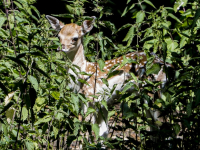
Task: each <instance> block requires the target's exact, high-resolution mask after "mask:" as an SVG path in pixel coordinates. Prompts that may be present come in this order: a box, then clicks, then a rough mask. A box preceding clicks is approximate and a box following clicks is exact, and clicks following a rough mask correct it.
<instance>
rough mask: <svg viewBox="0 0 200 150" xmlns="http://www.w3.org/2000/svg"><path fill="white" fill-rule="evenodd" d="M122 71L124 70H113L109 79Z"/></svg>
mask: <svg viewBox="0 0 200 150" xmlns="http://www.w3.org/2000/svg"><path fill="white" fill-rule="evenodd" d="M120 73H122V70H114V71H113V72H111V73H109V74H108V77H107V79H109V78H111V77H113V76H116V75H118V74H120Z"/></svg>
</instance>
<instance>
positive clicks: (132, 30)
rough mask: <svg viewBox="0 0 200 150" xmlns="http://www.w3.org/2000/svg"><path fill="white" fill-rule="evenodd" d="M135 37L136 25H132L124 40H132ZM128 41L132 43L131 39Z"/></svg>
mask: <svg viewBox="0 0 200 150" xmlns="http://www.w3.org/2000/svg"><path fill="white" fill-rule="evenodd" d="M133 37H134V26H132V27H131V28H130V29H129V31H128V33H127V34H126V37H125V38H124V39H123V41H128V40H131V41H132V39H133ZM128 43H129V45H130V41H129V42H128ZM129 45H128V46H129Z"/></svg>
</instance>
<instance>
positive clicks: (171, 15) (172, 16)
mask: <svg viewBox="0 0 200 150" xmlns="http://www.w3.org/2000/svg"><path fill="white" fill-rule="evenodd" d="M168 16H169V17H171V18H172V19H174V20H176V21H177V22H179V23H181V24H182V22H181V21H180V20H179V19H178V18H177V17H176V16H174V15H173V14H171V13H169V14H168Z"/></svg>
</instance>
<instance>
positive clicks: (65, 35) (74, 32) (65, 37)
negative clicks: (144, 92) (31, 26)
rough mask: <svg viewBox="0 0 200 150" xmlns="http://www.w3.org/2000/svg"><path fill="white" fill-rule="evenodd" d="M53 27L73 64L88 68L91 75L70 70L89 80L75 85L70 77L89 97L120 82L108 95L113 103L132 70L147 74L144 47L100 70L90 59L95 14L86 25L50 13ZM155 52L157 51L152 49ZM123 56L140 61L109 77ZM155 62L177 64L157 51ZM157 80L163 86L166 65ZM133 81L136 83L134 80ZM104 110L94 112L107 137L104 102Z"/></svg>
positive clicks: (138, 74)
mask: <svg viewBox="0 0 200 150" xmlns="http://www.w3.org/2000/svg"><path fill="white" fill-rule="evenodd" d="M46 18H47V19H48V21H49V23H50V25H51V27H52V28H53V29H55V30H57V31H58V32H59V33H58V38H59V40H60V44H61V47H59V48H58V49H57V50H58V51H63V52H65V53H66V55H67V57H68V58H69V59H70V60H71V62H72V64H74V65H77V66H78V67H79V68H80V71H81V72H85V73H87V74H88V75H76V74H75V73H74V72H73V71H72V70H71V69H69V70H68V73H70V74H73V75H74V76H75V78H76V81H78V79H84V80H85V81H87V83H88V84H84V85H82V84H81V83H79V84H77V85H75V84H74V82H73V81H70V83H69V84H70V85H69V86H70V87H71V88H74V89H76V90H77V91H79V92H80V93H82V94H84V95H85V96H86V97H89V98H90V99H92V97H91V95H98V93H101V92H102V91H103V90H104V89H107V90H110V89H112V88H113V86H114V85H116V87H115V90H114V92H113V94H112V95H111V96H107V97H104V99H105V100H106V102H107V105H108V107H109V106H111V105H112V104H113V103H114V101H116V99H117V98H118V97H119V96H118V94H117V91H122V90H123V87H124V85H125V84H126V83H125V81H127V80H129V79H130V78H131V73H134V74H135V76H136V77H137V78H140V77H142V76H144V75H145V71H146V70H145V65H146V63H147V55H146V53H145V52H144V51H137V52H131V53H128V54H126V55H124V56H121V57H118V58H115V59H111V60H107V61H105V66H104V68H103V70H100V67H99V65H98V64H97V63H95V62H89V61H87V60H86V58H85V55H84V47H83V36H84V35H85V34H86V33H88V32H90V31H91V30H92V28H93V25H94V23H95V19H96V17H95V16H92V17H91V19H90V20H84V21H83V23H82V25H81V26H79V25H77V24H75V23H70V24H63V23H62V22H61V21H59V20H58V19H57V18H55V17H52V16H49V15H46ZM151 55H155V54H153V53H151ZM123 57H126V58H128V59H131V60H136V61H137V63H127V64H125V65H124V66H122V67H119V66H118V67H116V68H115V69H114V70H116V71H118V74H116V75H114V76H112V77H111V78H108V79H107V77H108V73H109V70H110V69H111V68H112V67H113V66H114V65H116V64H121V63H122V62H123ZM153 63H156V64H160V65H161V66H165V67H172V68H173V66H172V65H171V64H169V63H165V62H164V61H163V60H162V59H160V58H159V57H158V56H157V55H155V59H154V61H153ZM152 76H153V78H154V80H155V81H160V82H162V87H164V85H165V84H166V82H167V77H166V73H165V72H164V69H163V67H162V68H161V70H160V71H159V72H158V74H152ZM103 78H105V79H107V81H108V87H107V86H106V85H105V84H104V83H103V82H102V79H103ZM131 82H133V83H135V81H134V80H132V81H131ZM133 89H134V88H133V87H131V88H130V89H129V91H130V92H131V91H134V90H133ZM102 98H103V97H102V96H99V97H98V98H95V99H94V98H93V99H94V103H95V102H99V103H101V100H102ZM94 103H93V104H92V103H90V104H88V105H84V106H83V109H84V112H85V113H86V112H87V109H88V107H94ZM101 109H102V111H101V112H100V111H98V110H97V113H98V114H97V116H95V115H94V120H93V123H95V122H96V123H98V125H99V136H103V137H105V138H106V137H107V136H108V131H109V128H108V120H107V119H108V111H107V110H106V108H105V107H104V106H103V105H101ZM146 116H147V117H149V118H152V119H153V120H154V121H156V120H158V119H159V112H149V111H147V112H146Z"/></svg>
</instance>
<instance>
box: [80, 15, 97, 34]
mask: <svg viewBox="0 0 200 150" xmlns="http://www.w3.org/2000/svg"><path fill="white" fill-rule="evenodd" d="M95 19H96V17H95V16H92V17H91V20H85V21H83V24H82V35H84V34H85V33H87V32H89V31H90V30H92V28H93V24H94V22H95Z"/></svg>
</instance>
